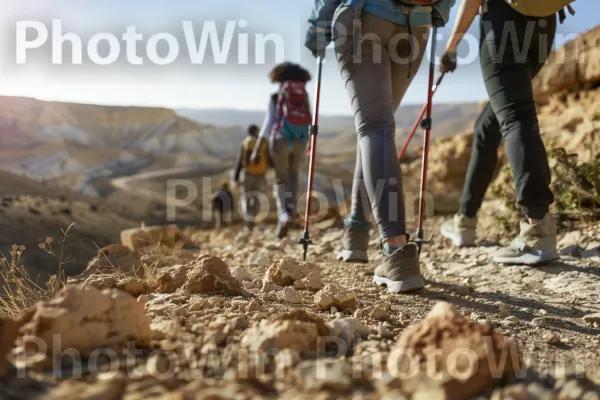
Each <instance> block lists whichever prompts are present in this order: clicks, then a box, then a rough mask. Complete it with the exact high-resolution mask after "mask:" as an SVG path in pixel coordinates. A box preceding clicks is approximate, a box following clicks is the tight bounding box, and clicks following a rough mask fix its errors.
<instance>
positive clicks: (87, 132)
mask: <svg viewBox="0 0 600 400" xmlns="http://www.w3.org/2000/svg"><path fill="white" fill-rule="evenodd" d="M243 134H244V132H243V130H242V129H238V128H225V127H219V128H217V127H214V126H210V125H201V124H199V123H196V122H193V121H191V120H188V119H186V118H183V117H181V116H179V115H178V114H176V113H175V111H173V110H169V109H163V108H146V107H108V106H97V105H89V104H71V103H60V102H46V101H40V100H35V99H30V98H17V97H0V168H2V169H5V170H8V171H11V172H13V173H16V174H19V175H26V176H30V177H32V178H35V179H40V180H51V181H52V183H53V184H55V185H62V186H66V187H70V188H72V189H74V190H76V191H79V192H83V193H87V194H90V195H102V194H103V193H101V191H99V189H98V188H97V187H96V185H95V181H97V180H102V179H106V178H110V177H116V176H122V175H128V174H131V173H135V172H138V171H140V170H143V169H148V168H150V169H152V168H175V167H182V166H197V167H199V168H200V167H203V166H214V165H218V164H219V163H220V159H221V158H222V157H227V158H231V157H232V153H233V152H234V151H235V147H234V146H233V143H236V142H238V141H239V140H241V138H242V137H243ZM224 138H225V140H224Z"/></svg>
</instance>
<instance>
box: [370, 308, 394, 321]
mask: <svg viewBox="0 0 600 400" xmlns="http://www.w3.org/2000/svg"><path fill="white" fill-rule="evenodd" d="M369 316H370V317H371V318H373V319H376V320H378V321H385V320H387V319H389V317H390V316H389V315H388V313H387V312H386V311H385V310H384V309H383V308H381V307H379V306H376V307H374V308H373V310H372V311H371V313H370V314H369Z"/></svg>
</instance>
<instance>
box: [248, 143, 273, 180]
mask: <svg viewBox="0 0 600 400" xmlns="http://www.w3.org/2000/svg"><path fill="white" fill-rule="evenodd" d="M257 140H258V139H257V138H255V137H247V138H246V139H245V140H244V144H243V148H244V152H243V154H242V167H243V168H244V171H246V173H248V174H251V175H264V174H265V173H266V172H267V168H268V167H269V149H268V148H267V143H266V142H265V141H264V140H263V141H261V143H260V148H259V149H258V153H257V156H256V160H254V162H252V161H251V158H252V152H253V151H254V146H256V141H257Z"/></svg>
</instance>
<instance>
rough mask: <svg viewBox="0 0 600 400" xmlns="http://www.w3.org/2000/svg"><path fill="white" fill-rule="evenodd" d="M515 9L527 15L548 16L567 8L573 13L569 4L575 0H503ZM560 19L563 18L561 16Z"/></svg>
mask: <svg viewBox="0 0 600 400" xmlns="http://www.w3.org/2000/svg"><path fill="white" fill-rule="evenodd" d="M505 1H506V2H507V3H508V5H510V6H511V7H512V8H513V9H515V11H517V12H518V13H520V14H523V15H527V16H529V17H548V16H550V15H552V14H554V13H557V12H561V13H562V14H563V15H564V11H563V9H564V8H565V7H568V8H569V12H570V13H571V14H574V11H573V9H572V8H571V6H570V4H571V3H573V2H574V1H575V0H505ZM561 19H564V18H563V17H562V16H561Z"/></svg>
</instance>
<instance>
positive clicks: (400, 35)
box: [388, 25, 429, 113]
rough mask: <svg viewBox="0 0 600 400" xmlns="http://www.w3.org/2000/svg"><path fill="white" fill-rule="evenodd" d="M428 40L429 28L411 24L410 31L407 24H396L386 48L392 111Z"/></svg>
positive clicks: (410, 77) (421, 57) (423, 52)
mask: <svg viewBox="0 0 600 400" xmlns="http://www.w3.org/2000/svg"><path fill="white" fill-rule="evenodd" d="M428 40H429V28H426V27H420V26H413V27H412V28H411V33H409V29H408V27H407V26H404V25H398V26H397V27H396V31H395V32H394V37H393V40H392V41H391V42H390V44H389V46H388V49H389V52H390V60H391V67H392V97H393V104H394V113H395V112H396V111H397V110H398V107H400V103H401V102H402V99H403V98H404V95H405V94H406V91H407V90H408V87H409V86H410V84H411V83H412V81H413V79H414V77H415V76H416V74H417V71H418V70H419V66H420V65H421V63H422V62H423V56H424V55H425V50H426V47H427V41H428Z"/></svg>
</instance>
